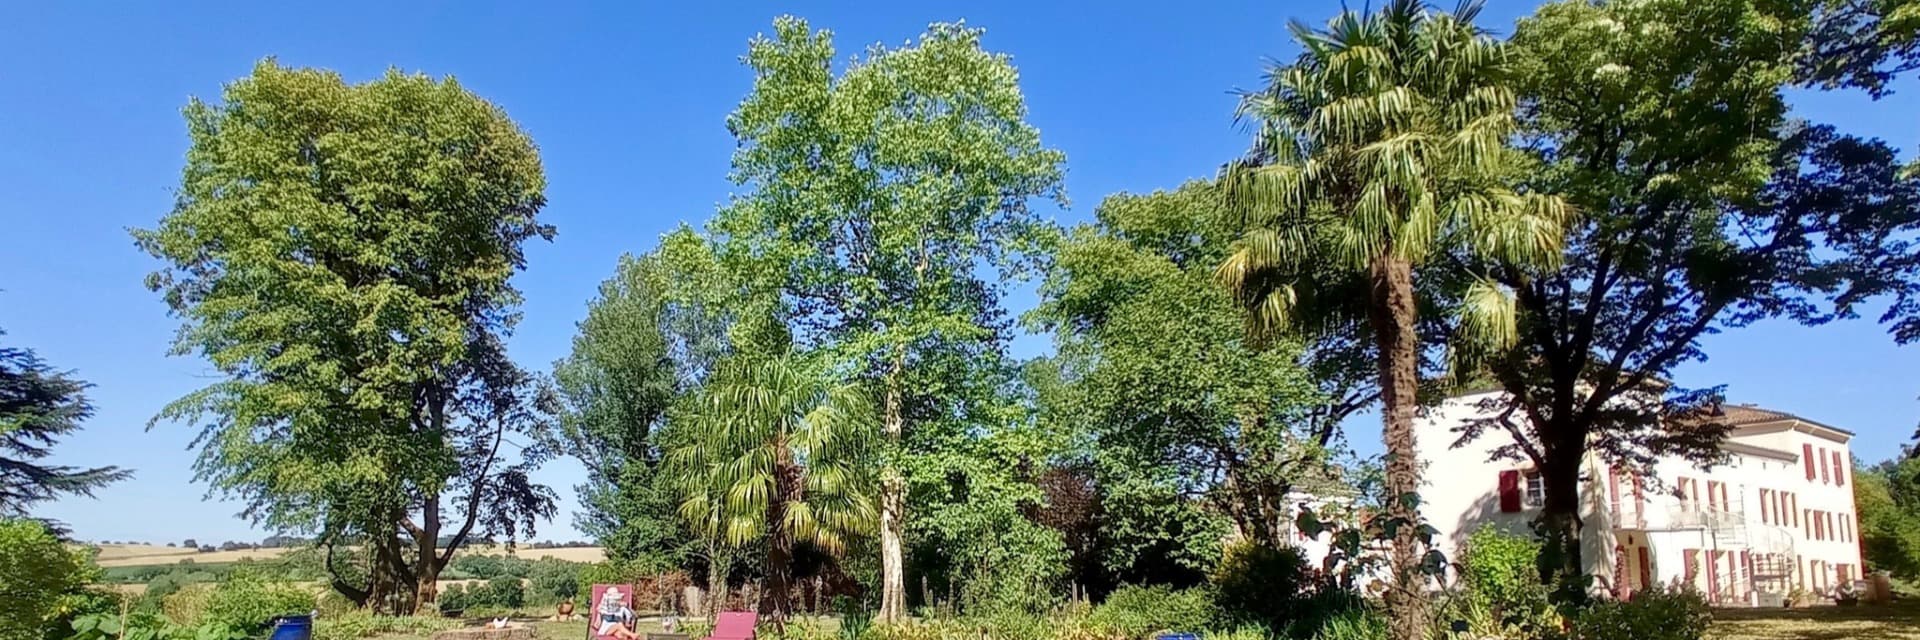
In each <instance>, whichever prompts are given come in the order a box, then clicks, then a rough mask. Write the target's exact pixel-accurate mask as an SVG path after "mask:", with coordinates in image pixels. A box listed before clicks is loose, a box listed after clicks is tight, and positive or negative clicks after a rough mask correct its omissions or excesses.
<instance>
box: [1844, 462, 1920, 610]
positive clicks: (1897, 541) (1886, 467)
mask: <svg viewBox="0 0 1920 640" xmlns="http://www.w3.org/2000/svg"><path fill="white" fill-rule="evenodd" d="M1853 477H1854V482H1853V500H1854V504H1855V509H1856V510H1858V513H1859V518H1860V519H1859V523H1860V551H1861V554H1862V556H1864V559H1865V560H1866V563H1867V569H1868V570H1871V571H1885V572H1887V573H1890V574H1892V575H1894V576H1896V577H1899V578H1902V579H1906V580H1913V579H1920V459H1915V458H1906V459H1903V460H1888V461H1886V462H1882V463H1880V464H1877V465H1874V466H1872V467H1867V468H1860V467H1859V466H1858V465H1856V466H1855V468H1854V473H1853Z"/></svg>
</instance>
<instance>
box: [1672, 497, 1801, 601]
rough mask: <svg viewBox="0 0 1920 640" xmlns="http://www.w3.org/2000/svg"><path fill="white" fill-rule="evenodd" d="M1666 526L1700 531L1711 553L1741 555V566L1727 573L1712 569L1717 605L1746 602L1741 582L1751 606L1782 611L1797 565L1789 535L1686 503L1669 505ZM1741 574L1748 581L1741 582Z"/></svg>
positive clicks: (1732, 513)
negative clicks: (1710, 545)
mask: <svg viewBox="0 0 1920 640" xmlns="http://www.w3.org/2000/svg"><path fill="white" fill-rule="evenodd" d="M1668 524H1669V525H1670V526H1671V528H1674V529H1699V530H1702V531H1703V532H1705V533H1706V534H1707V535H1708V536H1709V537H1710V538H1711V539H1712V540H1713V544H1714V547H1715V549H1713V550H1714V551H1724V552H1731V553H1734V554H1740V553H1742V552H1744V553H1745V554H1746V555H1745V557H1746V559H1747V560H1746V565H1745V566H1741V565H1740V564H1738V562H1737V561H1736V564H1735V566H1733V567H1731V568H1728V567H1725V566H1721V565H1719V564H1715V565H1713V566H1714V569H1712V570H1713V571H1714V572H1715V576H1714V579H1713V580H1712V583H1714V584H1717V585H1719V587H1720V591H1721V593H1717V594H1713V595H1714V596H1715V599H1716V600H1718V601H1721V602H1742V601H1747V598H1748V593H1746V592H1743V591H1742V589H1741V585H1742V583H1743V582H1746V583H1747V584H1750V585H1751V589H1752V591H1751V594H1752V597H1753V600H1752V601H1753V603H1754V604H1758V605H1760V606H1781V605H1782V604H1784V602H1785V599H1786V597H1787V594H1788V593H1790V592H1791V591H1792V590H1793V584H1794V581H1793V575H1794V569H1795V568H1796V567H1797V566H1799V565H1798V563H1799V560H1798V557H1797V555H1796V554H1795V552H1794V536H1793V532H1792V531H1791V530H1789V529H1787V528H1785V527H1780V526H1774V525H1766V524H1760V523H1758V522H1753V521H1749V520H1748V519H1747V517H1746V513H1744V512H1743V511H1741V510H1738V509H1730V508H1722V507H1718V506H1707V505H1701V504H1698V503H1691V502H1688V503H1681V504H1679V505H1677V506H1674V507H1673V508H1672V509H1671V511H1670V512H1669V514H1668ZM1742 574H1745V577H1746V578H1747V581H1743V580H1741V577H1742Z"/></svg>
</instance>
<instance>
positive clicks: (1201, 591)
mask: <svg viewBox="0 0 1920 640" xmlns="http://www.w3.org/2000/svg"><path fill="white" fill-rule="evenodd" d="M1218 618H1219V615H1218V610H1217V609H1216V608H1215V605H1214V594H1213V591H1212V590H1210V589H1205V588H1193V589H1177V590H1176V589H1172V588H1169V587H1166V586H1164V585H1156V586H1150V587H1142V586H1134V585H1128V586H1124V587H1121V588H1119V589H1116V590H1114V592H1113V593H1111V594H1109V595H1107V600H1106V601H1105V602H1102V603H1100V606H1097V607H1094V608H1093V613H1092V614H1090V615H1088V616H1087V621H1088V622H1089V623H1091V624H1093V625H1094V626H1095V627H1097V628H1101V629H1107V630H1112V631H1114V632H1117V633H1120V634H1123V635H1125V636H1126V637H1129V638H1148V637H1152V635H1153V634H1154V633H1155V632H1159V631H1182V632H1188V633H1196V632H1199V631H1200V630H1203V629H1209V628H1212V627H1213V626H1214V624H1215V623H1216V621H1217V620H1218Z"/></svg>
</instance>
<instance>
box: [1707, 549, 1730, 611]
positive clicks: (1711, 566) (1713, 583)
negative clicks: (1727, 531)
mask: <svg viewBox="0 0 1920 640" xmlns="http://www.w3.org/2000/svg"><path fill="white" fill-rule="evenodd" d="M1724 553H1726V552H1725V551H1708V552H1707V600H1709V601H1713V602H1719V601H1720V567H1721V566H1722V565H1721V554H1724Z"/></svg>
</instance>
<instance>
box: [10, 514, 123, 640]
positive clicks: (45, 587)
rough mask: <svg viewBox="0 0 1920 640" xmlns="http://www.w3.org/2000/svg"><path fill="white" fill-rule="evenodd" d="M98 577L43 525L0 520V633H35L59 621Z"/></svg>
mask: <svg viewBox="0 0 1920 640" xmlns="http://www.w3.org/2000/svg"><path fill="white" fill-rule="evenodd" d="M98 576H99V570H98V569H95V568H93V566H92V563H91V562H89V561H88V559H87V556H85V555H82V554H80V553H76V552H75V551H73V550H72V549H69V548H67V546H66V545H64V544H61V543H60V540H59V538H56V537H54V535H53V532H51V531H48V530H47V527H46V525H43V524H41V523H39V522H35V521H32V520H0V593H3V594H6V597H5V603H4V604H0V638H39V637H42V636H45V635H46V634H47V633H48V631H49V630H51V629H53V628H55V627H57V626H60V625H63V624H64V623H65V621H67V620H69V619H71V618H72V616H73V615H74V614H75V613H76V608H77V605H78V604H79V602H80V599H81V598H82V597H83V596H84V595H85V592H86V586H87V585H88V584H89V583H91V582H93V581H94V580H96V579H98Z"/></svg>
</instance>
